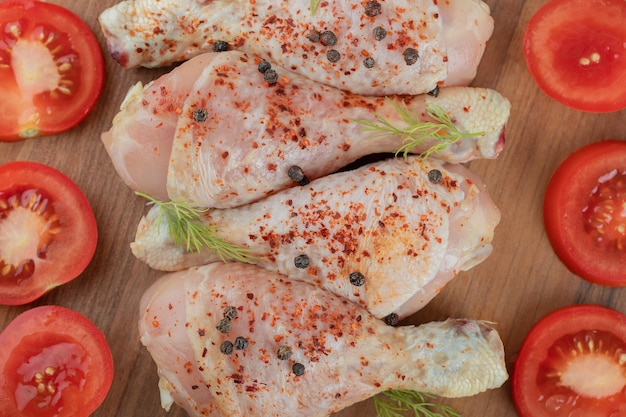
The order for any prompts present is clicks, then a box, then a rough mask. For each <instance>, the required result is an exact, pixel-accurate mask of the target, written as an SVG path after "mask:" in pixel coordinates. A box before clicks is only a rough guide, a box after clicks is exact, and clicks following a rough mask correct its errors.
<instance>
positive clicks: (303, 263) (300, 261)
mask: <svg viewBox="0 0 626 417" xmlns="http://www.w3.org/2000/svg"><path fill="white" fill-rule="evenodd" d="M293 263H294V265H295V266H296V268H298V269H306V268H308V267H309V265H311V260H310V259H309V257H308V256H306V255H298V256H296V257H295V258H294V260H293Z"/></svg>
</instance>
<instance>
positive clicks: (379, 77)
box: [99, 0, 493, 95]
mask: <svg viewBox="0 0 626 417" xmlns="http://www.w3.org/2000/svg"><path fill="white" fill-rule="evenodd" d="M311 3H313V2H311V1H309V0H282V1H280V0H255V1H249V0H128V1H123V2H121V3H119V4H117V5H115V6H113V7H111V8H109V9H107V10H105V11H104V12H103V13H102V14H101V15H100V18H99V20H100V24H101V27H102V31H103V33H104V35H105V37H106V39H107V45H108V49H109V51H110V53H111V55H112V56H113V58H114V59H116V60H117V61H118V62H119V63H120V64H121V65H122V66H124V67H135V66H140V65H143V66H147V67H154V66H163V65H167V64H171V63H174V62H177V61H184V60H187V59H189V58H192V57H193V56H196V55H199V54H200V53H203V52H210V51H214V50H218V51H221V50H225V49H236V50H241V51H244V52H250V53H252V54H255V55H259V56H261V57H263V58H265V59H268V60H270V61H273V62H275V63H276V64H278V65H280V66H283V67H285V68H290V69H292V70H293V71H295V72H298V73H299V74H301V75H305V76H307V77H309V78H311V79H312V80H315V81H318V82H321V83H324V84H327V85H332V86H334V87H337V88H341V89H343V90H346V91H352V92H354V93H359V94H366V95H370V94H374V95H388V94H421V93H426V92H428V91H431V90H433V89H434V88H436V87H437V85H438V84H442V83H445V84H446V85H467V84H468V83H469V82H470V81H471V80H472V79H473V78H474V76H475V74H476V69H477V67H478V64H479V62H480V60H481V58H482V55H483V52H484V49H485V46H486V43H487V40H488V39H489V38H490V37H491V34H492V32H493V19H492V18H491V16H490V14H489V7H488V6H487V5H486V4H485V3H483V2H482V1H480V0H446V1H439V2H436V1H432V0H386V1H382V2H378V1H368V2H364V1H360V0H359V1H355V0H331V1H320V2H318V3H319V6H318V7H316V9H315V10H311Z"/></svg>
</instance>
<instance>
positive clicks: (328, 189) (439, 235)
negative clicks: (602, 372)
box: [131, 157, 500, 318]
mask: <svg viewBox="0 0 626 417" xmlns="http://www.w3.org/2000/svg"><path fill="white" fill-rule="evenodd" d="M160 220H161V219H160V216H159V207H158V206H155V207H153V208H152V209H151V210H150V211H149V212H148V214H147V215H146V216H145V217H144V218H143V219H142V220H141V222H140V224H139V227H138V230H137V234H136V237H135V241H134V242H133V243H132V244H131V248H132V251H133V253H134V254H135V255H136V256H137V257H138V258H139V259H141V260H143V261H145V262H147V263H148V264H149V265H150V266H151V267H153V268H155V269H161V270H168V271H174V270H181V269H185V268H188V267H191V266H196V265H202V264H208V263H211V262H214V261H219V260H220V255H219V253H216V252H214V251H212V250H210V249H205V250H201V251H200V252H193V251H188V250H186V249H185V248H184V247H180V246H176V245H175V244H174V243H173V241H172V240H171V239H170V237H169V231H168V229H167V224H166V223H165V222H163V221H160ZM499 220H500V213H499V211H498V209H497V208H496V207H495V205H494V204H493V202H492V201H491V199H490V197H489V194H488V193H487V191H486V189H485V186H484V185H483V184H482V182H481V181H480V179H479V178H477V177H476V176H475V175H474V174H472V173H471V172H470V171H469V170H467V169H466V168H464V167H462V166H461V165H451V164H445V165H444V164H442V163H441V162H439V161H436V160H430V159H429V160H426V161H422V160H421V159H419V158H417V157H410V158H408V159H404V158H391V159H388V160H385V161H379V162H376V163H373V164H369V165H366V166H362V167H360V168H358V169H355V170H352V171H347V172H339V173H336V174H332V175H329V176H326V177H323V178H319V179H317V180H315V181H312V182H311V183H310V184H308V185H305V186H297V187H292V188H289V189H286V190H283V191H281V192H279V193H277V194H274V195H272V196H270V197H267V198H265V199H263V200H261V201H259V202H256V203H252V204H249V205H245V206H240V207H236V208H231V209H212V210H208V211H206V212H205V213H204V218H203V221H204V222H205V223H206V225H207V226H212V227H215V228H217V229H218V231H217V232H216V234H217V236H218V237H220V238H221V239H223V240H224V241H227V242H230V243H233V244H235V245H238V246H243V247H246V248H248V249H250V250H251V253H252V254H253V255H254V258H251V261H252V262H254V263H256V264H257V265H258V266H261V267H263V268H266V269H268V270H273V271H276V272H279V273H281V274H284V275H287V276H289V277H290V278H292V279H298V280H304V281H308V282H311V283H313V284H315V285H318V286H320V287H322V288H325V289H328V290H330V291H332V292H333V293H335V294H337V295H340V296H342V297H345V298H346V299H348V300H351V301H353V302H355V303H357V304H359V305H361V306H363V307H365V308H366V309H367V310H369V311H370V312H371V313H372V314H373V315H374V316H376V317H379V318H382V317H386V316H388V315H390V314H392V313H393V314H396V315H398V316H399V317H404V316H407V315H409V314H412V313H414V312H415V311H417V310H419V309H420V308H422V307H423V306H424V305H425V304H426V303H427V302H428V301H430V300H431V299H432V298H433V297H434V296H435V295H436V294H437V293H438V292H439V290H440V289H441V288H442V287H443V286H444V285H445V284H446V283H447V282H448V281H450V280H451V279H452V278H453V277H454V276H456V275H457V274H458V273H459V272H460V271H464V270H467V269H469V268H471V267H473V266H474V265H476V264H478V263H480V262H482V261H483V260H484V259H486V258H487V257H488V256H489V254H490V253H491V249H492V247H491V240H492V238H493V232H494V229H495V227H496V225H497V224H498V222H499Z"/></svg>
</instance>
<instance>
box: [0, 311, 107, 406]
mask: <svg viewBox="0 0 626 417" xmlns="http://www.w3.org/2000/svg"><path fill="white" fill-rule="evenodd" d="M112 381H113V358H112V356H111V350H110V349H109V346H108V344H107V341H106V339H105V337H104V334H102V332H100V330H98V328H97V327H96V326H95V325H94V324H93V323H92V322H91V321H89V319H87V318H86V317H85V316H83V315H82V314H80V313H77V312H75V311H72V310H69V309H67V308H64V307H58V306H43V307H37V308H33V309H30V310H27V311H26V312H25V313H22V314H21V315H19V316H18V317H17V318H16V319H15V320H13V321H12V322H11V323H9V325H8V326H7V327H6V328H5V329H4V330H3V331H2V333H0V409H1V410H2V415H3V416H5V417H28V416H33V417H35V416H37V417H53V416H55V417H86V416H88V415H90V414H91V413H92V412H93V411H94V410H95V409H96V408H98V406H99V405H100V404H101V403H102V401H104V398H105V397H106V395H107V393H108V391H109V388H110V387H111V383H112Z"/></svg>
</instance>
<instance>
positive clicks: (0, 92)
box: [0, 0, 104, 141]
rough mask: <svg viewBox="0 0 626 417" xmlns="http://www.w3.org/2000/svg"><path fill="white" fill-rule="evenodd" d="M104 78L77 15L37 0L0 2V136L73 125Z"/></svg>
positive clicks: (10, 137)
mask: <svg viewBox="0 0 626 417" xmlns="http://www.w3.org/2000/svg"><path fill="white" fill-rule="evenodd" d="M103 82H104V59H103V57H102V52H101V50H100V46H99V44H98V41H97V39H96V37H95V36H94V34H93V32H92V31H91V29H90V28H89V26H87V24H85V22H83V21H82V20H81V19H80V18H79V17H78V16H76V15H75V14H74V13H72V12H70V11H69V10H67V9H65V8H63V7H61V6H58V5H56V4H52V3H47V2H39V1H37V0H5V1H2V2H0V141H13V140H20V139H24V138H29V137H35V136H42V135H50V134H55V133H59V132H63V131H65V130H67V129H70V128H71V127H74V126H75V125H77V124H78V123H80V122H81V121H82V120H83V119H84V118H85V117H86V116H87V114H88V113H89V112H90V111H91V110H92V108H93V107H94V105H95V104H96V102H97V100H98V97H99V95H100V92H101V90H102V86H103Z"/></svg>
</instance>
